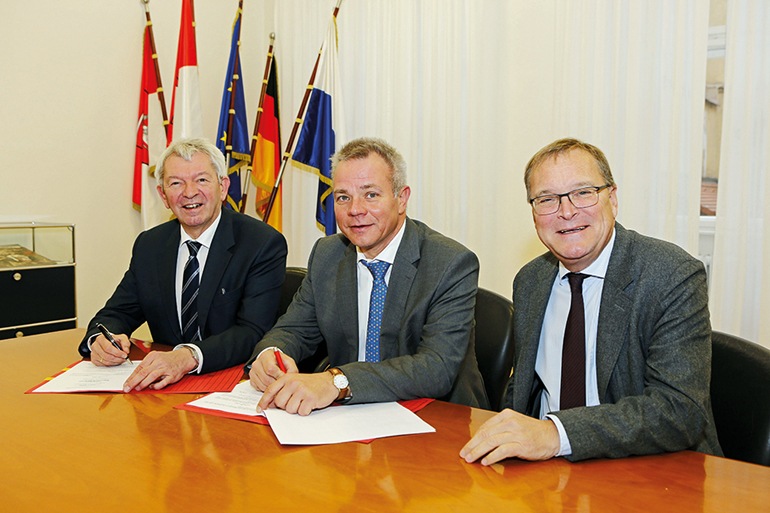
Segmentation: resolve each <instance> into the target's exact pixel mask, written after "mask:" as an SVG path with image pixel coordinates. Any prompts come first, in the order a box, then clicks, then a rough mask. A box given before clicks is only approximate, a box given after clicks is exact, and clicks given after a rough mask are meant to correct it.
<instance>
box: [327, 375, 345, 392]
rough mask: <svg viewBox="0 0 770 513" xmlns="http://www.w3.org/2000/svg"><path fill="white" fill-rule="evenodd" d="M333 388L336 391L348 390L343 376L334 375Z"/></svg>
mask: <svg viewBox="0 0 770 513" xmlns="http://www.w3.org/2000/svg"><path fill="white" fill-rule="evenodd" d="M327 383H328V381H327ZM334 386H335V387H337V389H338V390H344V389H346V388H348V378H347V377H346V376H345V375H344V374H335V375H334Z"/></svg>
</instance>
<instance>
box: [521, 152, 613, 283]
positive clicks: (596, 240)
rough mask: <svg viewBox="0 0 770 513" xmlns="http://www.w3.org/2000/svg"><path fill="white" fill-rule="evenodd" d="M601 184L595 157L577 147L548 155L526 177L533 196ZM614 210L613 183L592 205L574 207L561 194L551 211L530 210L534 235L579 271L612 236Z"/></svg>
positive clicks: (559, 192) (568, 267) (569, 266)
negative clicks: (528, 176)
mask: <svg viewBox="0 0 770 513" xmlns="http://www.w3.org/2000/svg"><path fill="white" fill-rule="evenodd" d="M602 185H604V179H603V178H602V175H601V173H600V172H599V168H598V167H597V165H596V161H595V160H594V158H593V157H592V156H591V155H590V154H589V153H587V152H585V151H584V150H581V149H579V148H574V149H572V150H570V151H569V152H566V153H562V154H561V155H556V156H555V157H551V158H549V159H548V160H546V161H545V162H543V163H542V164H540V166H538V167H536V168H535V169H534V170H533V172H532V175H531V177H530V189H531V191H532V192H531V194H532V197H533V198H536V197H538V196H543V195H545V194H564V193H566V192H571V191H574V190H575V189H580V188H581V187H600V186H602ZM617 214H618V199H617V196H616V191H615V187H610V188H608V189H604V190H602V191H600V192H599V202H598V203H597V204H596V205H594V206H592V207H586V208H575V206H574V205H573V204H572V203H571V202H570V200H569V198H568V197H566V196H565V197H563V198H561V205H560V206H559V210H558V211H556V212H555V213H553V214H549V215H542V216H541V215H537V214H535V213H534V210H533V212H532V215H533V217H534V219H535V228H536V229H537V235H538V237H540V240H541V241H543V244H545V246H546V247H547V248H548V249H549V250H550V251H551V253H553V254H554V255H555V256H556V258H558V259H559V261H560V262H561V263H562V264H564V267H566V268H567V269H569V270H570V271H571V272H579V271H582V270H583V269H585V268H586V267H588V266H589V265H591V264H592V263H593V262H594V261H595V260H596V259H597V258H598V257H599V254H601V252H602V250H603V249H604V247H605V246H606V245H607V243H608V242H609V241H610V238H611V237H612V230H613V227H614V226H615V216H617Z"/></svg>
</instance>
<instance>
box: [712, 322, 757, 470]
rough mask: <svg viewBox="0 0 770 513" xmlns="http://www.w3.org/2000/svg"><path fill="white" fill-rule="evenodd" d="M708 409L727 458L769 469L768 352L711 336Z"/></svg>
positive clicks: (731, 338) (715, 334)
mask: <svg viewBox="0 0 770 513" xmlns="http://www.w3.org/2000/svg"><path fill="white" fill-rule="evenodd" d="M711 347H712V359H711V407H712V408H713V410H714V422H715V423H716V428H717V435H718V437H719V443H720V445H721V446H722V451H723V452H724V454H725V456H727V457H728V458H733V459H736V460H741V461H747V462H749V463H758V464H760V465H765V466H770V350H768V349H766V348H764V347H762V346H760V345H758V344H755V343H753V342H749V341H748V340H743V339H742V338H738V337H734V336H732V335H727V334H725V333H720V332H718V331H714V332H712V334H711Z"/></svg>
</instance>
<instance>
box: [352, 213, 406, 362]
mask: <svg viewBox="0 0 770 513" xmlns="http://www.w3.org/2000/svg"><path fill="white" fill-rule="evenodd" d="M405 229H406V222H404V223H403V224H402V225H401V228H400V229H399V230H398V233H396V236H395V237H393V240H392V241H390V243H389V244H388V245H387V246H385V249H383V250H382V251H381V252H380V254H379V255H377V256H376V257H375V258H373V259H371V260H369V259H368V258H366V257H365V256H364V254H363V253H362V252H361V250H360V249H358V250H357V254H358V262H357V265H356V281H357V282H358V361H359V362H364V361H366V329H367V328H368V326H369V301H370V300H371V297H372V287H373V286H374V276H372V272H371V271H370V270H369V268H368V267H366V266H365V265H364V264H363V263H364V262H367V263H369V262H374V261H375V260H379V261H380V262H387V263H389V264H390V265H389V266H388V270H387V272H386V273H385V284H390V273H391V271H393V262H394V261H395V259H396V253H398V247H399V246H400V245H401V239H403V238H404V230H405Z"/></svg>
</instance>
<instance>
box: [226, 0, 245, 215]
mask: <svg viewBox="0 0 770 513" xmlns="http://www.w3.org/2000/svg"><path fill="white" fill-rule="evenodd" d="M241 25H243V0H238V44H237V48H236V52H235V64H234V65H233V76H232V77H231V78H230V110H229V111H228V112H227V139H226V140H225V161H226V168H227V174H228V176H229V175H230V155H231V154H232V152H233V118H235V87H236V85H237V84H238V79H239V78H240V77H239V76H238V68H239V67H240V59H241ZM238 178H239V179H240V177H238ZM226 201H227V200H225V202H226Z"/></svg>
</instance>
